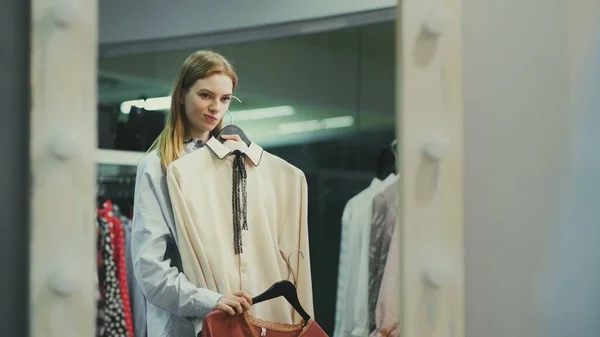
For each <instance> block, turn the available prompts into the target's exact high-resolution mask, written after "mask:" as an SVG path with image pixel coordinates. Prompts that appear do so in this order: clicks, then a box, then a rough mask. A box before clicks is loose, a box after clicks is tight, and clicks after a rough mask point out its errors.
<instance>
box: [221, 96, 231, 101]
mask: <svg viewBox="0 0 600 337" xmlns="http://www.w3.org/2000/svg"><path fill="white" fill-rule="evenodd" d="M222 100H223V102H229V101H231V97H223V98H222Z"/></svg>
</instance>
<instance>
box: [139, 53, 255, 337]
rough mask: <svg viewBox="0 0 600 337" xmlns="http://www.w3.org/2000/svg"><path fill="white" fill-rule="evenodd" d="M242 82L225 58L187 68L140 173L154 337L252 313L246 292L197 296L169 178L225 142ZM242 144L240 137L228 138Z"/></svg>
mask: <svg viewBox="0 0 600 337" xmlns="http://www.w3.org/2000/svg"><path fill="white" fill-rule="evenodd" d="M236 85H237V75H236V73H235V71H234V69H233V67H232V66H231V64H230V63H229V62H228V61H227V60H226V59H225V58H224V57H223V56H221V55H219V54H217V53H214V52H209V51H198V52H195V53H193V54H191V55H190V56H189V57H188V58H187V59H186V60H185V62H184V63H183V65H182V66H181V69H180V71H179V75H178V76H177V80H176V81H175V84H174V85H173V91H172V93H171V109H170V111H169V115H168V120H167V123H166V125H165V128H164V130H163V131H162V133H161V134H160V136H159V137H158V139H157V140H156V142H155V143H154V145H153V146H152V147H151V149H150V152H149V153H148V154H147V155H146V156H145V157H144V158H143V159H142V160H141V161H140V163H139V165H138V169H137V178H136V185H135V199H134V217H133V226H132V255H133V264H134V273H135V277H136V279H137V282H138V283H139V285H140V287H141V288H142V291H143V293H144V295H145V297H146V301H147V327H148V336H149V337H154V336H156V337H163V336H169V337H178V336H183V337H192V336H194V328H193V326H192V324H191V323H190V321H189V320H188V318H192V317H198V318H203V317H204V316H205V315H206V314H208V313H209V312H211V311H213V310H215V309H219V310H222V311H225V312H227V313H229V314H231V315H236V314H241V313H242V312H244V311H247V310H249V309H250V305H251V301H252V298H251V297H250V296H249V295H248V294H247V293H245V292H234V293H231V294H219V293H216V292H213V291H211V290H208V289H203V288H197V287H196V286H194V285H193V284H192V283H191V282H190V281H189V280H188V279H187V278H186V277H185V275H184V274H183V269H182V267H181V258H180V254H179V250H178V248H177V233H176V231H175V222H174V218H173V211H172V208H171V202H170V199H169V192H168V190H167V184H166V177H165V172H166V168H167V166H168V165H169V164H170V163H171V162H173V161H175V160H176V159H178V158H180V157H181V156H184V155H185V154H187V153H190V152H192V151H194V150H196V149H198V148H201V147H202V146H203V145H204V144H205V143H206V141H207V140H208V139H209V138H210V137H211V136H214V137H217V134H218V132H219V131H220V129H221V124H222V119H223V116H224V114H225V112H227V110H228V108H229V104H230V102H231V99H232V97H233V90H234V89H235V88H236ZM223 138H225V139H230V140H236V141H239V140H240V139H239V136H237V135H234V136H223Z"/></svg>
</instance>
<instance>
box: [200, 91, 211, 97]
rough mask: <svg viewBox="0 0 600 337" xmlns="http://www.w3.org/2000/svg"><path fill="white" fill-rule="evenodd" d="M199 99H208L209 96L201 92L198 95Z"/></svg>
mask: <svg viewBox="0 0 600 337" xmlns="http://www.w3.org/2000/svg"><path fill="white" fill-rule="evenodd" d="M200 97H202V98H210V95H209V94H207V93H205V92H201V93H200Z"/></svg>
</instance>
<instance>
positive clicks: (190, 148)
mask: <svg viewBox="0 0 600 337" xmlns="http://www.w3.org/2000/svg"><path fill="white" fill-rule="evenodd" d="M203 146H204V142H203V141H202V139H200V138H190V139H187V140H185V141H184V142H183V149H184V151H185V153H186V154H187V153H191V152H194V151H195V150H197V149H199V148H201V147H203Z"/></svg>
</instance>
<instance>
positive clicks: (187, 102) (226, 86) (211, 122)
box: [183, 74, 233, 140]
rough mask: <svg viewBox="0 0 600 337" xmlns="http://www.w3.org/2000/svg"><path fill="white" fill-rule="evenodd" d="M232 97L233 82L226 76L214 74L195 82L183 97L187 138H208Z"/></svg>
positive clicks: (227, 107)
mask: <svg viewBox="0 0 600 337" xmlns="http://www.w3.org/2000/svg"><path fill="white" fill-rule="evenodd" d="M232 95H233V82H232V81H231V78H229V77H228V76H227V75H222V74H214V75H211V76H210V77H207V78H203V79H200V80H197V81H196V83H194V85H192V87H191V88H190V90H188V91H187V92H186V93H185V94H184V97H183V101H184V106H185V116H186V119H187V124H188V125H186V128H187V130H186V131H187V133H188V136H191V137H194V138H202V139H204V138H208V137H207V136H208V133H209V132H210V131H212V130H213V129H214V128H215V127H216V126H217V124H219V121H221V119H222V118H223V115H224V114H225V112H227V109H229V103H231V96H232ZM205 140H206V139H205Z"/></svg>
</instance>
